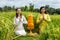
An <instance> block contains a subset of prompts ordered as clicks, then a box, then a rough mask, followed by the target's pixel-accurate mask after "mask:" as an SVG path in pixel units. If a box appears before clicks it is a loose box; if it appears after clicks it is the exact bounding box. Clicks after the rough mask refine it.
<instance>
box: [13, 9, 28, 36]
mask: <svg viewBox="0 0 60 40" xmlns="http://www.w3.org/2000/svg"><path fill="white" fill-rule="evenodd" d="M14 24H15V25H16V29H15V31H14V32H15V33H16V34H17V35H23V36H25V35H26V32H25V29H24V27H23V24H27V21H26V18H25V17H24V16H23V15H22V12H21V9H19V8H17V9H16V16H15V17H14Z"/></svg>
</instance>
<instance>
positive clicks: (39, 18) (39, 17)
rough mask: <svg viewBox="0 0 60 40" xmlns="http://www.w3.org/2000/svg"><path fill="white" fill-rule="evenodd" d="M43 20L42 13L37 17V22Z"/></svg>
mask: <svg viewBox="0 0 60 40" xmlns="http://www.w3.org/2000/svg"><path fill="white" fill-rule="evenodd" d="M42 20H43V18H41V16H40V15H38V17H37V23H41V22H42Z"/></svg>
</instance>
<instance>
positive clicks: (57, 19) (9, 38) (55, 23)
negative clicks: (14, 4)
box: [0, 11, 60, 40]
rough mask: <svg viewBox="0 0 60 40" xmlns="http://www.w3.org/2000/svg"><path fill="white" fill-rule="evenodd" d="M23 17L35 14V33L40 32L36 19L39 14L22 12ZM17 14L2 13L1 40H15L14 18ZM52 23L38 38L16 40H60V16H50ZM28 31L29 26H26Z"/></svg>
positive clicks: (0, 20) (26, 37)
mask: <svg viewBox="0 0 60 40" xmlns="http://www.w3.org/2000/svg"><path fill="white" fill-rule="evenodd" d="M22 13H23V15H24V16H25V17H26V19H27V17H28V14H29V13H32V14H33V17H34V24H35V29H34V30H33V32H37V31H38V25H37V24H36V18H37V16H38V14H39V13H36V12H22ZM14 16H15V12H14V11H12V12H0V40H13V38H14V37H16V35H15V34H14V28H15V25H13V18H14ZM50 17H51V20H52V21H51V22H50V23H49V24H48V26H46V27H44V30H43V33H40V34H39V36H37V37H29V36H25V37H18V38H16V39H14V40H60V15H50ZM25 29H26V31H27V26H25Z"/></svg>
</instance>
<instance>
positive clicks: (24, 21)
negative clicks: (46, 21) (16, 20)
mask: <svg viewBox="0 0 60 40" xmlns="http://www.w3.org/2000/svg"><path fill="white" fill-rule="evenodd" d="M23 23H24V24H27V20H26V18H25V17H24V16H23Z"/></svg>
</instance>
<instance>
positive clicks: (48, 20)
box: [44, 14, 51, 22]
mask: <svg viewBox="0 0 60 40" xmlns="http://www.w3.org/2000/svg"><path fill="white" fill-rule="evenodd" d="M44 19H45V21H47V22H50V21H51V19H50V16H49V15H48V14H47V18H44Z"/></svg>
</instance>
